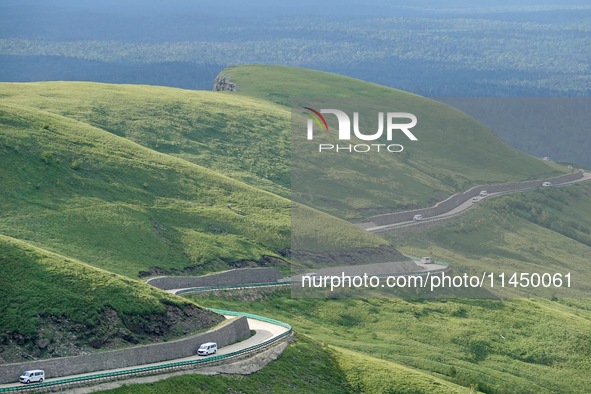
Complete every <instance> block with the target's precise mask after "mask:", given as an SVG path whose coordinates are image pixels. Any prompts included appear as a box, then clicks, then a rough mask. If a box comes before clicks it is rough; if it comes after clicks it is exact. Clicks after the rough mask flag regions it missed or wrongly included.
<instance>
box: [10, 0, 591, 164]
mask: <svg viewBox="0 0 591 394" xmlns="http://www.w3.org/2000/svg"><path fill="white" fill-rule="evenodd" d="M590 33H591V5H590V4H589V3H588V2H587V1H582V0H570V1H558V0H545V1H519V2H515V1H478V2H473V1H467V0H462V1H448V2H439V1H434V0H423V1H420V2H413V3H412V5H409V3H408V2H403V1H383V0H382V1H380V0H372V1H370V2H366V1H356V0H350V1H336V0H328V1H323V2H321V3H320V4H317V2H314V1H310V0H306V1H298V2H297V3H296V2H273V1H266V0H261V1H256V2H248V3H246V2H241V1H237V0H222V1H211V0H206V1H198V2H194V1H186V0H176V1H172V2H160V1H154V0H150V1H125V2H117V1H112V0H109V1H102V2H95V1H88V0H87V1H78V0H76V1H74V0H57V1H49V0H45V1H18V0H5V1H3V2H2V3H1V4H0V65H1V67H0V81H15V82H26V81H47V80H69V81H71V80H74V81H97V82H110V83H133V84H150V85H163V86H173V87H181V88H185V89H210V88H211V86H212V82H213V79H214V78H215V76H216V75H217V73H218V72H219V71H220V70H222V69H223V68H225V67H227V66H231V65H237V64H252V63H264V64H282V65H291V66H298V67H308V68H313V69H318V70H324V71H330V72H336V73H340V74H344V75H348V76H352V77H356V78H360V79H363V80H367V81H371V82H375V83H379V84H383V85H386V86H390V87H395V88H398V89H402V90H407V91H411V92H414V93H417V94H421V95H424V96H428V97H433V98H442V97H445V98H449V97H453V98H454V99H455V98H458V97H460V98H461V97H474V96H478V97H491V96H492V97H498V96H520V97H531V96H535V97H540V96H544V97H548V96H551V97H557V96H560V97H562V96H579V97H580V96H589V95H590V94H591V73H590V63H591V61H590V60H591V55H590V52H589V50H588V48H591V34H590ZM471 108H473V107H472V106H464V107H463V108H462V109H463V110H465V111H468V113H470V114H471V115H474V116H476V117H477V118H478V119H479V120H482V121H484V120H486V119H485V118H490V115H488V116H482V111H481V110H479V111H475V112H474V113H472V112H470V109H471ZM542 111H543V109H542ZM486 123H487V124H488V122H486ZM492 126H493V129H495V130H494V131H495V132H497V134H499V135H500V136H501V137H502V138H503V139H504V140H505V141H507V142H508V143H509V144H511V145H513V146H515V147H517V148H519V149H522V150H524V151H526V152H528V153H530V154H533V155H536V156H549V157H551V158H552V159H555V160H557V161H565V162H575V163H577V164H580V165H587V166H591V158H589V157H588V155H587V154H586V152H588V151H589V150H591V142H590V140H589V138H586V137H585V135H586V134H588V133H587V132H586V130H580V129H578V128H576V129H575V130H573V129H572V128H565V129H561V130H560V133H555V132H549V131H548V130H545V131H541V130H540V127H538V125H535V124H534V125H533V126H531V127H527V128H520V129H518V130H515V129H512V128H509V129H508V128H506V127H497V128H495V127H494V124H493V125H492ZM548 138H550V139H548ZM541 140H543V141H545V142H547V143H545V144H540V143H539V141H541Z"/></svg>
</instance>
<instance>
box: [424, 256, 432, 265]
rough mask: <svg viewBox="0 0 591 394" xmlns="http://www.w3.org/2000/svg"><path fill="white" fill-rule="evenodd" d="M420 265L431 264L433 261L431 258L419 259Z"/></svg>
mask: <svg viewBox="0 0 591 394" xmlns="http://www.w3.org/2000/svg"><path fill="white" fill-rule="evenodd" d="M421 263H423V264H432V263H433V259H432V258H431V257H421Z"/></svg>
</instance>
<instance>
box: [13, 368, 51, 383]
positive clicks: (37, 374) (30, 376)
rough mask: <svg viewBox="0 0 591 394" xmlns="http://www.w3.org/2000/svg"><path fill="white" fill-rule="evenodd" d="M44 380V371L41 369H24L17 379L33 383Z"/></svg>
mask: <svg viewBox="0 0 591 394" xmlns="http://www.w3.org/2000/svg"><path fill="white" fill-rule="evenodd" d="M43 380H45V372H44V371H43V370H41V369H34V370H31V371H25V372H24V373H23V374H22V375H21V376H20V377H19V378H18V381H19V382H21V383H35V382H39V383H41V382H43Z"/></svg>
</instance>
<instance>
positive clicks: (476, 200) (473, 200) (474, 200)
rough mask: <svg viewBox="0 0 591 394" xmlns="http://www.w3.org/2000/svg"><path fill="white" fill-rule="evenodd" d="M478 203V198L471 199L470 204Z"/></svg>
mask: <svg viewBox="0 0 591 394" xmlns="http://www.w3.org/2000/svg"><path fill="white" fill-rule="evenodd" d="M478 201H480V198H478V197H472V204H476V203H477V202H478Z"/></svg>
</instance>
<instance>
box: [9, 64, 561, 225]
mask: <svg viewBox="0 0 591 394" xmlns="http://www.w3.org/2000/svg"><path fill="white" fill-rule="evenodd" d="M222 74H224V75H228V76H230V78H231V79H232V80H233V81H234V82H236V83H237V84H238V86H239V90H238V91H237V92H207V91H188V90H182V89H174V88H166V87H157V86H142V85H108V84H98V83H83V82H39V83H26V84H22V83H4V84H2V85H1V86H2V96H1V97H2V100H3V102H4V103H9V104H13V105H20V106H27V107H31V108H36V109H41V110H43V111H47V112H51V113H54V114H59V115H62V116H64V117H67V118H70V119H75V120H77V121H80V122H83V123H86V124H89V125H92V126H95V127H98V128H100V129H102V130H105V131H108V132H110V133H113V134H115V135H117V136H121V137H124V138H126V139H128V140H131V141H133V142H136V143H137V144H140V145H142V146H144V147H147V148H149V149H152V150H155V151H159V152H162V153H165V154H167V155H170V156H175V157H178V158H182V159H184V160H187V161H190V162H192V163H195V164H198V165H200V166H203V167H207V168H209V169H212V170H214V171H216V172H218V173H220V174H224V175H226V176H228V177H231V178H233V179H237V180H240V181H242V182H244V183H247V184H250V185H253V186H255V187H257V188H260V189H264V190H267V191H270V192H272V193H275V194H278V195H280V196H283V197H287V198H290V197H294V198H295V199H296V200H297V201H300V202H302V203H303V204H305V205H308V206H312V207H315V208H318V209H320V210H322V211H324V212H328V213H331V214H333V215H336V216H338V217H341V218H345V219H355V220H363V219H365V218H367V216H370V215H372V214H376V213H383V212H388V211H392V210H397V209H403V208H408V207H418V206H427V205H430V204H432V203H435V202H436V201H439V200H440V199H441V198H442V197H444V196H447V195H451V194H453V193H455V192H458V191H462V190H465V189H467V188H469V187H470V186H473V185H476V184H481V183H497V182H508V181H519V180H525V179H532V178H539V177H543V176H546V175H551V174H552V175H554V174H558V173H562V172H567V171H568V170H567V169H566V167H564V166H558V165H556V164H554V163H548V162H544V161H542V160H538V159H536V158H533V157H530V156H528V155H525V154H523V153H521V152H518V151H516V150H514V149H512V148H510V147H509V146H507V145H506V144H504V143H503V142H502V141H500V140H499V139H498V138H497V137H496V136H494V134H493V133H492V132H491V131H490V130H488V129H486V128H485V127H483V126H482V125H480V124H479V123H477V122H476V121H474V120H473V119H471V118H469V117H468V116H466V115H465V114H463V113H461V112H460V111H457V110H455V109H453V108H451V107H449V106H447V105H444V104H441V103H438V102H436V101H433V100H429V99H426V98H423V97H420V96H417V95H413V94H410V93H407V92H402V91H398V90H395V89H390V88H386V87H383V86H379V85H375V84H371V83H367V82H363V81H360V80H356V79H353V78H347V77H343V76H339V75H335V74H328V73H324V72H319V71H313V70H306V69H297V68H292V67H281V66H239V67H231V68H228V69H226V70H224V71H223V72H222ZM317 96H321V97H326V96H329V97H337V98H345V97H348V98H354V99H355V100H359V102H360V103H364V105H365V106H366V107H367V106H370V107H372V106H380V107H383V106H384V105H391V107H392V109H391V110H396V111H402V110H404V111H407V112H412V113H414V114H415V115H416V116H417V117H418V118H419V124H418V125H417V126H416V128H415V129H413V130H416V134H417V135H418V137H419V141H418V142H414V143H412V144H405V147H406V148H407V149H406V151H405V152H404V153H403V154H367V155H348V156H347V158H346V159H345V160H346V163H345V164H346V168H347V169H346V170H343V171H339V170H337V169H338V168H340V167H342V165H343V158H342V155H340V156H339V155H334V154H333V155H331V154H327V155H324V154H323V155H321V157H319V158H317V160H316V161H314V160H312V161H308V160H299V159H297V157H296V158H295V159H294V158H292V155H291V148H290V147H291V144H292V132H291V127H292V126H291V109H290V105H291V100H292V99H293V98H297V97H312V98H313V97H317ZM387 103H391V104H387ZM388 108H390V107H388ZM301 116H303V114H300V113H296V118H298V117H301ZM328 118H329V122H331V120H330V117H328ZM333 142H334V141H333ZM357 142H359V141H357ZM397 142H401V141H397ZM293 160H296V161H297V163H295V164H298V165H300V166H302V167H301V168H300V167H298V168H299V169H298V173H299V174H302V176H304V177H306V179H305V180H304V182H303V184H302V183H298V184H296V190H294V194H293V195H292V194H291V190H292V184H291V182H292V173H291V170H292V168H293V164H294V163H293ZM298 173H296V175H297V174H298ZM308 179H318V180H319V182H311V183H308V182H307V181H308ZM306 186H309V187H311V188H312V190H307V188H306Z"/></svg>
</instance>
